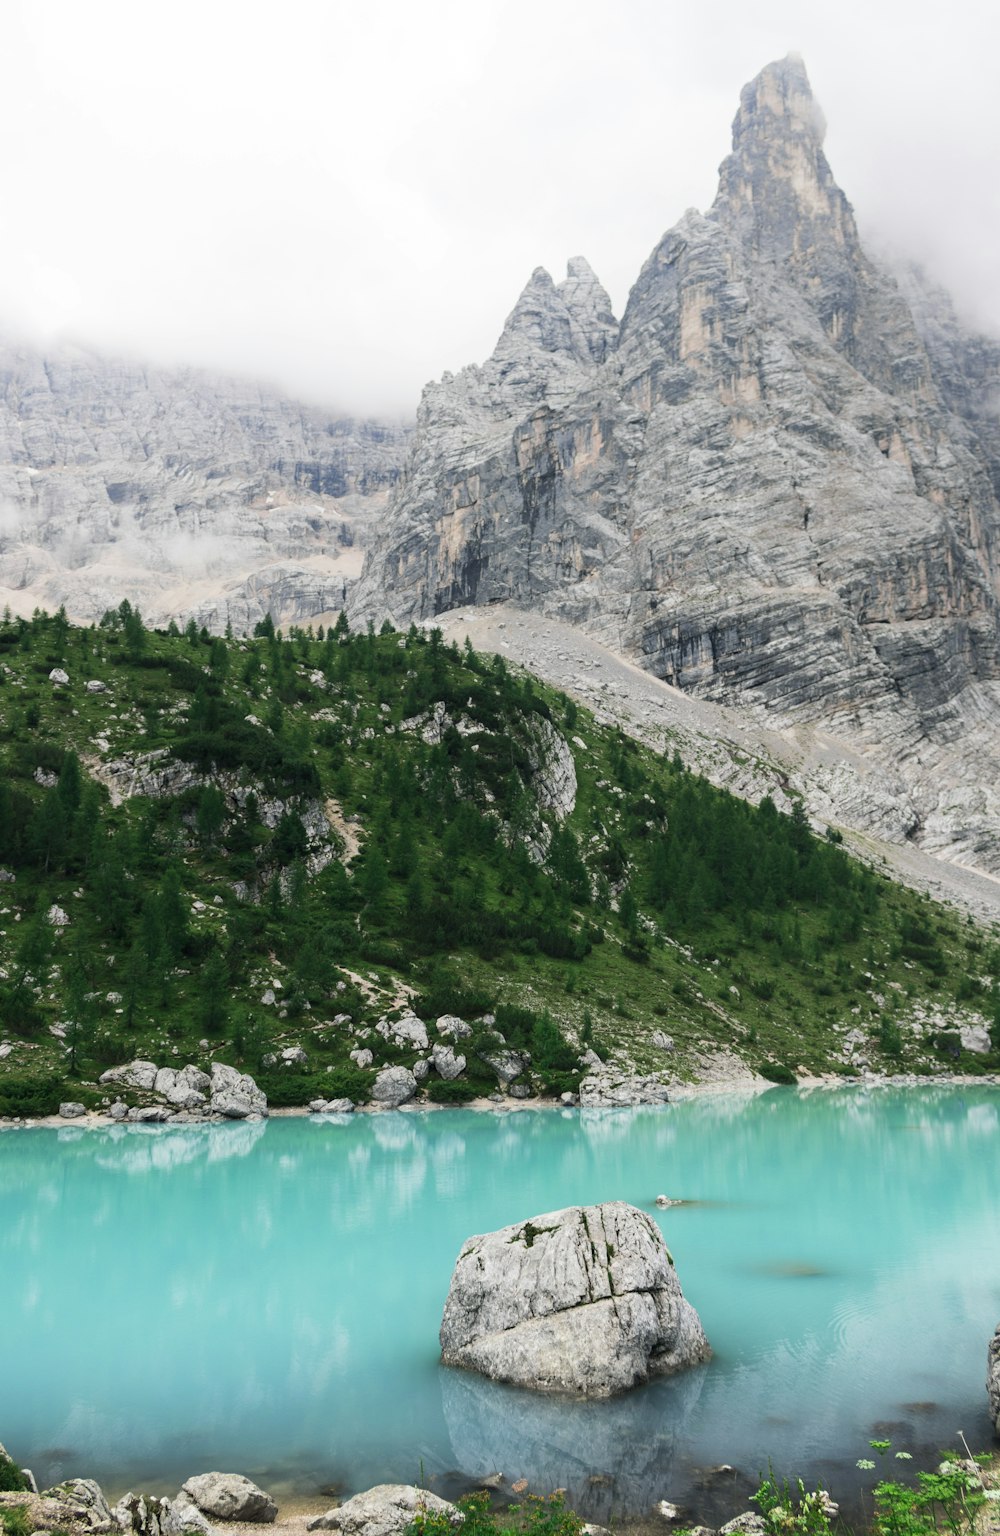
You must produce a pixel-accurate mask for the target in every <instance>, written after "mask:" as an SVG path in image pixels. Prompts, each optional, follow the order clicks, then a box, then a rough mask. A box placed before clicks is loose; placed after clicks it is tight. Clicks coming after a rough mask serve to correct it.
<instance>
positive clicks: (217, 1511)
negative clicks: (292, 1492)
mask: <svg viewBox="0 0 1000 1536" xmlns="http://www.w3.org/2000/svg"><path fill="white" fill-rule="evenodd" d="M181 1494H182V1495H183V1494H187V1496H188V1498H189V1499H191V1500H192V1501H193V1502H194V1503H195V1504H197V1506H198V1508H199V1509H200V1510H203V1511H204V1513H205V1514H206V1515H213V1516H214V1517H215V1519H216V1520H245V1521H254V1522H261V1523H270V1521H272V1520H273V1519H274V1518H275V1516H276V1515H277V1513H278V1506H277V1504H276V1503H275V1502H274V1500H273V1499H272V1498H271V1495H270V1494H269V1493H265V1492H264V1490H263V1488H258V1487H257V1484H256V1483H252V1482H251V1481H250V1479H249V1478H248V1477H243V1476H242V1475H241V1474H240V1473H239V1472H203V1473H201V1474H200V1475H199V1476H198V1477H189V1478H188V1480H187V1482H186V1483H183V1484H182V1485H181Z"/></svg>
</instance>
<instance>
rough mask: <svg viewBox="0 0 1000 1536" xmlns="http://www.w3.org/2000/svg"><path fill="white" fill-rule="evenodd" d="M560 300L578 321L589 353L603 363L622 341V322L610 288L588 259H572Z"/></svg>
mask: <svg viewBox="0 0 1000 1536" xmlns="http://www.w3.org/2000/svg"><path fill="white" fill-rule="evenodd" d="M558 293H559V297H560V298H561V299H562V301H563V303H564V304H565V305H566V308H567V310H568V311H569V314H570V318H571V319H572V320H573V321H575V323H576V325H577V326H578V327H579V330H580V331H581V332H582V338H583V341H584V343H585V345H586V348H587V351H588V352H589V354H590V356H591V357H592V358H593V360H594V362H595V363H603V361H604V359H605V357H606V356H607V355H608V352H609V351H611V350H612V349H613V348H614V346H615V343H616V342H617V340H618V321H617V320H616V319H615V316H614V311H613V310H612V308H611V299H610V297H609V295H608V292H607V289H606V288H604V286H603V284H602V283H601V282H600V280H599V279H598V277H597V274H596V273H595V271H594V269H593V267H592V266H591V265H590V262H589V261H588V260H587V259H586V257H585V256H571V257H570V259H569V261H568V262H567V263H566V277H565V279H564V281H563V282H561V283H560V284H559V288H558Z"/></svg>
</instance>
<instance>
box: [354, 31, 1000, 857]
mask: <svg viewBox="0 0 1000 1536" xmlns="http://www.w3.org/2000/svg"><path fill="white" fill-rule="evenodd" d="M998 404H1000V344H998V343H997V342H993V341H990V340H988V339H983V338H976V337H972V336H969V335H967V334H966V333H965V332H964V331H963V329H962V327H961V325H960V324H959V322H958V321H957V319H956V318H955V315H954V312H953V311H952V309H951V307H950V305H949V304H948V302H947V300H946V299H945V298H944V296H943V295H941V294H939V293H936V292H935V291H934V290H933V289H932V288H930V287H929V286H928V285H927V284H926V283H924V282H922V281H921V280H920V279H919V278H918V277H917V276H916V275H915V274H912V273H911V274H907V275H906V276H905V277H904V279H903V280H902V282H899V281H897V280H896V278H895V277H893V276H892V275H890V274H889V273H888V272H886V271H884V270H882V269H880V268H879V267H878V266H876V265H875V264H874V263H873V262H872V261H871V260H870V259H869V258H868V257H867V256H866V254H865V252H864V250H863V249H862V247H861V244H860V242H859V239H858V234H857V229H856V226H855V222H854V217H853V214H852V211H851V208H850V205H849V203H848V202H847V200H846V198H845V197H844V194H843V193H842V192H841V191H840V189H839V188H838V186H837V185H836V182H835V181H834V179H833V175H832V172H831V170H830V167H829V164H828V162H827V160H826V157H825V155H824V152H823V120H822V117H821V114H820V112H819V109H818V107H817V105H816V103H815V101H814V100H813V97H812V94H811V91H810V87H809V82H808V79H807V76H806V73H805V69H804V67H803V65H802V62H801V60H799V59H798V58H797V57H794V56H790V57H789V58H787V59H785V60H783V61H780V62H778V63H774V64H771V65H769V66H768V67H767V68H766V69H764V70H763V71H762V73H761V74H760V75H759V76H758V77H757V78H756V80H754V81H753V82H752V83H751V84H750V85H748V86H747V87H745V89H744V91H743V93H742V96H741V101H740V110H739V112H738V114H737V117H736V120H735V122H734V125H733V150H732V154H731V155H730V156H729V157H728V158H727V159H726V160H725V161H724V163H723V165H722V167H721V170H720V179H719V190H718V195H717V197H716V199H715V202H714V204H713V205H712V207H711V209H710V210H709V211H708V213H707V214H700V213H698V212H695V211H689V212H688V213H686V214H685V215H684V217H683V218H682V219H681V220H680V222H679V223H678V224H677V225H676V226H675V227H674V228H673V229H671V230H669V231H668V233H667V234H666V235H664V237H663V239H662V240H661V241H660V243H659V245H658V246H657V247H656V249H655V250H654V251H653V253H652V255H651V256H650V257H649V259H648V261H647V262H646V263H645V265H644V267H643V268H642V271H641V273H640V274H639V277H638V279H637V281H636V283H635V286H634V287H633V289H632V293H631V295H630V297H629V301H628V305H627V308H626V311H625V315H624V317H623V319H622V322H621V325H620V326H618V327H615V325H614V323H613V320H612V316H611V313H610V306H609V304H608V301H607V296H606V295H605V294H604V292H603V290H602V289H601V288H600V285H599V284H598V283H597V280H596V279H595V278H594V277H593V274H592V273H591V272H590V269H589V267H587V265H586V263H585V262H582V261H580V260H576V261H574V262H572V263H571V264H570V272H569V276H568V278H567V280H566V281H565V282H564V283H561V284H558V285H556V284H553V283H552V281H551V280H550V279H549V277H548V275H547V274H546V273H545V272H542V271H537V272H535V273H534V275H533V276H532V278H531V280H530V282H529V283H528V286H527V287H526V289H525V290H524V293H523V294H522V295H521V298H520V299H519V300H518V303H517V305H516V307H515V309H514V311H513V312H512V314H511V316H510V318H509V319H508V321H507V324H506V326H505V327H504V331H503V334H502V336H501V338H500V341H499V342H498V344H497V347H496V349H495V351H494V353H493V356H492V357H491V358H490V359H489V360H488V361H487V362H486V363H485V364H484V365H483V366H482V367H471V368H466V369H463V370H462V372H461V373H459V374H458V375H457V376H455V377H451V376H445V378H444V379H443V380H442V381H441V382H440V383H438V384H432V385H429V386H428V387H427V389H426V390H425V392H424V396H423V400H422V404H421V407H420V412H419V416H418V424H417V430H416V433H415V436H414V440H413V443H412V445H411V450H410V457H409V460H408V463H407V467H406V471H405V473H404V476H403V478H402V479H401V481H400V483H399V485H398V487H397V488H396V490H395V492H394V493H393V495H392V497H391V498H390V505H389V509H388V513H387V516H386V518H385V519H384V521H383V522H382V523H381V524H380V529H379V532H378V535H377V537H376V538H375V540H374V542H373V543H372V545H371V547H370V550H369V553H368V555H367V557H366V562H365V567H364V571H363V573H362V577H361V580H360V581H359V583H358V585H357V587H356V588H355V589H354V591H353V594H352V595H350V596H349V599H348V601H349V605H350V608H351V611H352V613H353V614H354V615H357V616H358V617H366V616H370V617H374V618H379V617H381V616H384V615H385V614H386V613H388V614H390V615H391V616H392V617H393V618H394V619H395V620H396V622H398V623H407V622H409V621H410V620H413V619H418V620H419V619H426V618H428V617H431V616H433V615H436V614H440V613H443V612H444V611H446V610H448V609H450V608H454V607H457V606H461V605H465V604H470V603H475V604H484V603H495V602H507V603H513V604H515V605H518V606H520V607H522V608H531V609H533V610H535V611H542V612H545V613H548V614H551V615H553V616H557V617H560V618H563V619H570V620H571V621H573V622H574V623H576V624H578V625H581V626H583V627H585V628H586V629H587V630H588V631H589V632H590V633H591V634H592V635H594V636H595V637H596V638H598V639H600V640H602V641H603V642H604V643H605V644H607V645H609V646H610V647H612V648H614V649H616V650H618V651H620V652H622V653H624V654H625V655H627V656H630V657H631V658H632V659H634V660H637V661H639V662H640V663H641V665H642V666H644V667H646V668H648V669H649V670H650V671H652V672H653V673H655V674H656V675H657V676H658V677H660V678H662V679H664V680H666V681H668V682H670V683H673V684H675V685H676V686H678V687H680V688H682V689H684V690H688V691H692V692H694V693H697V694H699V695H701V696H702V697H704V698H708V699H713V700H716V701H719V702H723V703H734V702H735V703H738V704H739V705H740V706H741V707H742V708H743V709H744V710H747V709H749V710H750V711H751V712H758V713H759V714H760V717H761V719H762V720H763V719H764V718H766V720H767V722H768V724H769V725H771V726H779V727H784V728H786V729H792V730H797V731H803V730H808V728H809V727H810V726H811V725H817V726H822V728H823V729H824V730H825V731H828V732H829V731H832V732H834V733H838V734H840V735H841V736H842V737H843V738H844V739H845V740H849V741H850V743H851V746H852V749H855V750H860V751H861V752H862V753H863V754H866V755H869V756H871V757H872V758H873V760H882V761H884V763H885V765H886V773H887V774H889V773H890V772H891V775H892V777H893V781H894V782H895V783H897V784H898V785H900V786H901V790H900V793H899V802H900V807H901V810H900V822H899V827H898V831H897V835H898V836H899V837H904V836H910V837H912V838H914V839H916V840H918V841H920V842H922V843H923V844H924V845H925V846H926V847H928V848H932V849H934V850H936V851H941V852H944V853H946V854H947V855H949V856H951V857H962V858H967V859H969V860H971V861H973V862H976V861H979V862H983V863H985V864H986V865H987V866H988V867H991V868H994V869H997V870H1000V848H998V843H997V835H996V834H997V831H998V829H1000V798H998V796H997V793H996V791H995V789H994V785H995V784H996V782H997V778H998V769H1000V729H998V727H1000V689H998V686H997V680H998V678H1000V628H998V617H1000V605H998V593H1000V568H998V558H1000V542H998V541H1000V506H998V499H997V498H998V488H1000V411H998ZM765 712H766V715H765ZM852 814H855V820H857V815H856V813H852ZM861 821H862V822H863V814H862V815H861Z"/></svg>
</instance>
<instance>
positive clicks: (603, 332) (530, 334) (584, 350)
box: [491, 256, 618, 378]
mask: <svg viewBox="0 0 1000 1536" xmlns="http://www.w3.org/2000/svg"><path fill="white" fill-rule="evenodd" d="M566 271H567V275H566V278H565V280H564V281H563V282H561V283H560V284H559V285H558V287H557V286H556V284H555V283H554V282H553V281H552V278H551V277H550V275H549V273H548V272H547V271H546V270H545V268H544V267H536V268H535V270H534V272H532V274H531V277H530V278H529V279H528V282H527V283H526V284H525V286H524V288H523V289H522V291H521V296H520V298H519V299H518V301H517V303H516V304H515V305H514V308H513V309H512V310H511V312H510V314H509V315H508V316H507V320H506V322H505V324H504V328H503V331H502V333H501V336H500V340H499V341H498V342H497V344H496V347H495V348H494V351H493V357H492V359H491V361H492V362H493V363H494V364H498V365H500V367H501V369H502V371H503V374H504V377H505V378H506V377H507V375H508V372H509V370H510V369H511V368H513V369H515V370H516V369H518V368H520V367H521V366H522V365H524V364H525V363H526V361H527V358H526V356H525V354H526V351H527V352H528V353H530V354H534V356H533V358H532V361H533V363H534V364H535V365H536V366H537V363H538V361H539V359H538V354H540V353H548V354H556V355H561V357H563V358H565V359H572V361H573V362H575V363H582V364H584V365H585V366H588V367H589V366H590V365H592V364H594V363H600V362H603V360H604V358H605V356H606V354H607V351H608V348H609V346H613V345H614V342H615V341H616V340H617V337H618V322H617V320H616V319H615V317H614V315H613V313H612V310H611V300H610V298H609V297H608V295H607V292H606V291H605V289H604V288H603V287H602V286H601V284H600V282H599V281H598V279H597V277H596V276H595V274H594V271H593V269H592V268H591V266H590V264H589V262H587V261H586V260H585V259H584V258H583V257H582V256H574V257H572V258H571V260H570V261H569V263H568V265H567V269H566Z"/></svg>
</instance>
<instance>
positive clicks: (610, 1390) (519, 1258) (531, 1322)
mask: <svg viewBox="0 0 1000 1536" xmlns="http://www.w3.org/2000/svg"><path fill="white" fill-rule="evenodd" d="M710 1353H711V1351H710V1350H709V1347H708V1341H707V1340H706V1338H705V1335H704V1333H703V1331H702V1327H701V1323H700V1322H699V1320H698V1314H697V1313H696V1312H695V1310H694V1308H693V1307H692V1306H691V1304H690V1302H688V1301H685V1299H684V1297H683V1296H682V1294H681V1287H680V1282H679V1280H678V1279H677V1274H676V1272H675V1270H674V1267H673V1260H672V1259H671V1257H670V1255H669V1253H668V1252H667V1248H666V1245H665V1243H664V1241H663V1238H662V1236H661V1234H660V1231H659V1229H658V1228H657V1227H656V1225H655V1224H654V1223H653V1222H652V1221H651V1220H650V1218H649V1217H648V1216H646V1215H644V1214H643V1212H642V1211H638V1210H636V1208H635V1207H634V1206H631V1205H626V1204H625V1203H624V1202H622V1201H610V1202H608V1203H606V1204H604V1205H590V1206H583V1207H580V1206H573V1207H570V1208H569V1209H567V1210H563V1211H553V1212H550V1213H549V1214H548V1215H545V1216H533V1217H532V1218H531V1219H530V1221H526V1222H518V1223H516V1224H515V1225H514V1226H510V1227H503V1228H501V1230H500V1231H498V1232H490V1233H487V1234H486V1235H485V1236H482V1237H471V1238H469V1239H468V1241H467V1242H466V1243H465V1244H464V1245H463V1247H462V1251H461V1253H460V1254H459V1256H458V1260H457V1262H456V1264H455V1271H454V1274H453V1275H452V1280H451V1287H450V1289H449V1291H448V1299H447V1301H446V1302H445V1308H444V1317H443V1319H442V1322H441V1359H442V1360H443V1362H444V1363H445V1365H459V1366H464V1367H465V1368H466V1369H467V1370H473V1371H479V1372H480V1373H481V1374H482V1375H484V1376H489V1377H491V1378H492V1379H493V1380H494V1381H507V1382H513V1383H515V1384H516V1385H518V1386H524V1387H531V1388H533V1389H534V1390H535V1391H539V1392H565V1393H569V1394H572V1395H576V1396H581V1397H612V1396H614V1395H615V1394H617V1393H619V1392H625V1391H627V1390H628V1389H629V1388H630V1387H634V1386H637V1385H638V1384H639V1383H640V1382H643V1381H646V1380H648V1379H649V1377H650V1376H668V1375H671V1374H673V1373H674V1372H675V1371H681V1370H684V1369H686V1368H687V1367H689V1366H692V1365H697V1364H699V1363H700V1362H701V1361H703V1360H707V1359H708V1356H709V1354H710Z"/></svg>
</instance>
